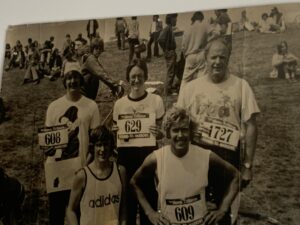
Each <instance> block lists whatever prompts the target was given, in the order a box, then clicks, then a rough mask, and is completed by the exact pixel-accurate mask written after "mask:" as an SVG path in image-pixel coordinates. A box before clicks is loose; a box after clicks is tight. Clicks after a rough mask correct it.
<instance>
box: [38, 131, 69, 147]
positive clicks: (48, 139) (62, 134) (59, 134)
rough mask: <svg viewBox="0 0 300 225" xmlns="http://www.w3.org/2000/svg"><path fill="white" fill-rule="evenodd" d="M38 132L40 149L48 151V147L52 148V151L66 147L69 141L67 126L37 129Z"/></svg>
mask: <svg viewBox="0 0 300 225" xmlns="http://www.w3.org/2000/svg"><path fill="white" fill-rule="evenodd" d="M38 132H39V134H38V137H39V145H40V148H41V149H48V148H49V147H53V148H54V149H57V148H64V147H67V144H68V141H69V138H68V126H67V125H58V126H53V127H43V128H39V129H38Z"/></svg>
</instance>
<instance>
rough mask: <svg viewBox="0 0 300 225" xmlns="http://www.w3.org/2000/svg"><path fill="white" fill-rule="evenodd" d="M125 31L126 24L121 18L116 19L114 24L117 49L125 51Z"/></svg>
mask: <svg viewBox="0 0 300 225" xmlns="http://www.w3.org/2000/svg"><path fill="white" fill-rule="evenodd" d="M126 31H127V23H126V20H125V19H124V18H123V17H117V19H116V23H115V34H116V37H117V45H118V48H119V49H122V50H125V36H126Z"/></svg>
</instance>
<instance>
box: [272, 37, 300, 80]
mask: <svg viewBox="0 0 300 225" xmlns="http://www.w3.org/2000/svg"><path fill="white" fill-rule="evenodd" d="M297 61H298V58H297V57H296V56H295V55H294V54H292V53H289V52H288V44H287V42H286V41H282V42H281V43H280V44H279V45H278V46H277V53H275V54H274V55H273V58H272V66H273V70H272V72H271V73H270V77H271V78H285V79H287V80H288V81H296V79H295V75H296V67H297Z"/></svg>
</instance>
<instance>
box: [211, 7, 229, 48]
mask: <svg viewBox="0 0 300 225" xmlns="http://www.w3.org/2000/svg"><path fill="white" fill-rule="evenodd" d="M215 15H216V17H217V18H216V19H215V20H214V22H215V23H216V24H217V25H218V26H219V29H220V30H219V32H220V35H221V36H222V37H223V39H224V40H225V42H226V44H227V45H228V49H229V51H230V52H231V49H232V27H231V19H230V17H229V15H228V14H227V9H218V10H215Z"/></svg>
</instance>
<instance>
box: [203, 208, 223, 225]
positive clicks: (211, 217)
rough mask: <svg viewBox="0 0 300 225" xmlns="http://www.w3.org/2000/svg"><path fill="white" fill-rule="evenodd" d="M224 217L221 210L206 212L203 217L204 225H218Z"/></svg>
mask: <svg viewBox="0 0 300 225" xmlns="http://www.w3.org/2000/svg"><path fill="white" fill-rule="evenodd" d="M224 216H225V212H224V211H221V210H212V211H208V212H207V213H206V215H205V216H204V223H203V224H205V225H214V224H218V222H219V221H220V220H221V219H222V218H223V217H224Z"/></svg>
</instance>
